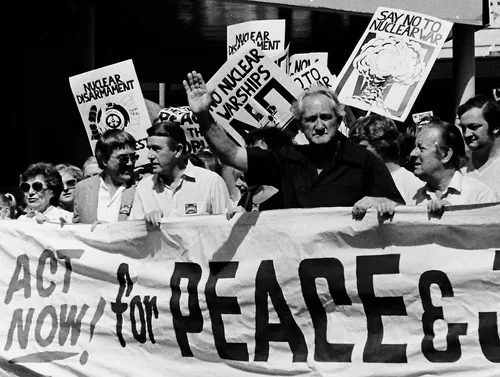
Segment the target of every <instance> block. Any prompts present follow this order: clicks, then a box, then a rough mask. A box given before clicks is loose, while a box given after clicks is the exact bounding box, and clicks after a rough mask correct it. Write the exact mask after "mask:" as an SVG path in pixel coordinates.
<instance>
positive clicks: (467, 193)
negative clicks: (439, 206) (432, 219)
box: [406, 170, 496, 205]
mask: <svg viewBox="0 0 500 377" xmlns="http://www.w3.org/2000/svg"><path fill="white" fill-rule="evenodd" d="M434 199H441V200H447V201H448V202H450V204H451V205H463V204H481V203H493V202H496V195H495V192H494V191H493V190H492V189H491V188H490V187H489V186H488V185H487V184H486V183H484V182H482V181H480V180H479V179H476V178H473V177H469V176H467V175H463V174H462V173H461V172H460V171H458V170H457V171H456V172H455V173H454V174H453V177H452V178H451V181H450V184H449V185H448V188H447V189H446V191H444V192H443V195H442V196H441V197H440V198H438V197H437V196H436V193H435V192H434V191H433V190H432V189H431V188H430V187H429V186H428V185H427V184H425V185H424V186H423V187H420V188H419V189H418V190H417V192H416V194H415V195H414V196H413V198H412V201H411V203H406V204H407V205H420V204H427V202H429V201H430V200H434Z"/></svg>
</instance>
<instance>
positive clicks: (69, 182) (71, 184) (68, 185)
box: [64, 179, 76, 189]
mask: <svg viewBox="0 0 500 377" xmlns="http://www.w3.org/2000/svg"><path fill="white" fill-rule="evenodd" d="M64 185H65V186H66V188H68V189H73V188H75V186H76V179H68V180H67V181H66V182H64Z"/></svg>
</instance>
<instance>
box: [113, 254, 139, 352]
mask: <svg viewBox="0 0 500 377" xmlns="http://www.w3.org/2000/svg"><path fill="white" fill-rule="evenodd" d="M116 277H117V279H118V283H119V284H120V287H119V288H118V294H117V295H116V302H112V303H111V310H112V311H113V313H116V336H117V337H118V340H119V341H120V344H121V346H122V347H125V346H126V342H125V339H124V338H123V334H122V328H123V313H125V311H126V310H127V308H128V304H125V303H124V302H122V298H123V293H125V295H126V296H127V297H128V296H130V293H132V289H133V288H134V282H133V281H132V279H131V278H130V273H129V270H128V264H127V263H122V264H120V266H119V267H118V271H117V273H116ZM125 288H127V291H125Z"/></svg>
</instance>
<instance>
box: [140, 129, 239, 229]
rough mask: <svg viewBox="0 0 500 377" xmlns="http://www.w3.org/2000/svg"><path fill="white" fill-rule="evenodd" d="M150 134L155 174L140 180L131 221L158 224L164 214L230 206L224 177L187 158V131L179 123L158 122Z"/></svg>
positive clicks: (197, 212) (214, 210) (221, 209)
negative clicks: (185, 149)
mask: <svg viewBox="0 0 500 377" xmlns="http://www.w3.org/2000/svg"><path fill="white" fill-rule="evenodd" d="M147 133H148V141H147V145H148V149H149V153H148V158H149V160H150V161H151V171H152V173H153V174H152V175H150V176H147V177H145V178H143V179H142V181H141V182H139V184H138V186H137V190H136V193H135V199H134V207H133V208H132V213H131V214H130V219H131V220H136V219H145V220H146V221H147V222H149V223H151V224H153V225H155V226H158V225H159V224H160V222H161V219H162V218H163V217H168V216H184V215H202V214H222V213H224V212H225V211H226V209H228V208H229V207H230V201H229V194H228V191H227V187H226V184H225V183H224V180H223V179H222V178H221V177H220V176H219V175H218V174H216V173H214V172H212V171H210V170H207V169H204V168H200V167H198V166H194V165H193V164H192V163H191V162H190V161H189V160H188V159H186V158H184V156H183V150H184V146H185V145H186V136H185V134H184V130H183V129H182V128H181V127H180V126H179V125H177V124H174V123H171V122H168V121H162V122H155V123H154V124H153V126H152V127H151V128H149V129H148V130H147Z"/></svg>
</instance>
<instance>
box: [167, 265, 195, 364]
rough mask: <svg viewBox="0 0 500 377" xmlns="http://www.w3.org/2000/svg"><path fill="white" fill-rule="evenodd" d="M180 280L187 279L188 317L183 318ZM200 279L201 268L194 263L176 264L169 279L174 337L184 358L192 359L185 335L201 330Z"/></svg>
mask: <svg viewBox="0 0 500 377" xmlns="http://www.w3.org/2000/svg"><path fill="white" fill-rule="evenodd" d="M181 279H188V285H187V290H188V295H189V298H188V307H189V315H188V316H183V315H182V312H181V308H180V299H181V288H180V283H181ZM200 279H201V267H200V266H199V265H198V264H196V263H190V262H176V263H175V269H174V272H173V273H172V277H171V279H170V287H171V289H172V297H171V298H170V312H171V313H172V320H173V324H174V329H175V337H176V338H177V343H178V344H179V348H180V349H181V354H182V356H184V357H188V356H189V357H192V356H193V352H191V347H190V346H189V342H188V337H187V333H199V332H201V331H202V330H203V317H202V315H201V309H200V304H199V302H198V283H199V282H200Z"/></svg>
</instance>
